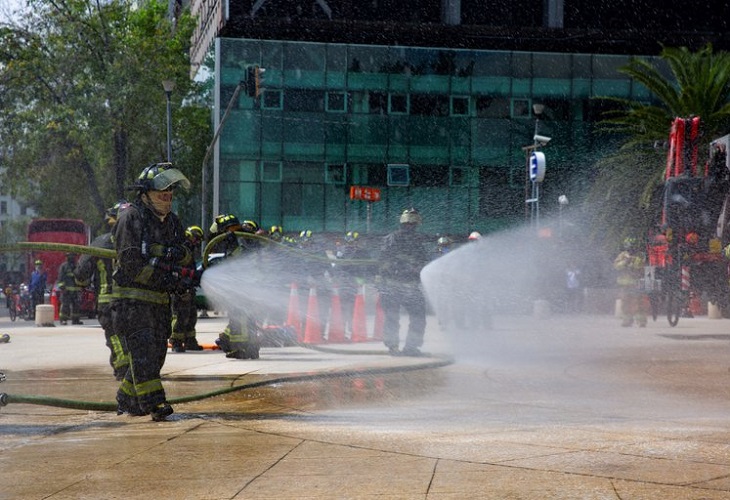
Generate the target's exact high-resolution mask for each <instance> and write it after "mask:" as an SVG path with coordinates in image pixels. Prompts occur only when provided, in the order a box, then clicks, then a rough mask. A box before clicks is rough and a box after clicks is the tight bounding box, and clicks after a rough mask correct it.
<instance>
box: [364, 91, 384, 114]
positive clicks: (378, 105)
mask: <svg viewBox="0 0 730 500" xmlns="http://www.w3.org/2000/svg"><path fill="white" fill-rule="evenodd" d="M368 109H369V111H370V113H373V114H376V115H384V114H387V113H388V94H386V93H384V92H370V94H369V95H368Z"/></svg>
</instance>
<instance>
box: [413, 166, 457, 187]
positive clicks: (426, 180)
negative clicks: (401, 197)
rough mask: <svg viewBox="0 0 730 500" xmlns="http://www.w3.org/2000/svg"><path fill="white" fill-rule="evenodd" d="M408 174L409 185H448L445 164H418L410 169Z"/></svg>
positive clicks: (447, 168)
mask: <svg viewBox="0 0 730 500" xmlns="http://www.w3.org/2000/svg"><path fill="white" fill-rule="evenodd" d="M410 174H411V175H410V185H411V186H414V187H446V186H448V185H449V167H448V166H445V165H418V166H415V167H413V168H412V169H411V172H410Z"/></svg>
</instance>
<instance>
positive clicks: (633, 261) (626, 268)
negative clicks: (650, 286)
mask: <svg viewBox="0 0 730 500" xmlns="http://www.w3.org/2000/svg"><path fill="white" fill-rule="evenodd" d="M645 261H646V259H645V257H644V254H641V253H632V252H629V251H627V250H624V251H623V252H621V253H620V254H618V256H617V257H616V259H615V260H614V261H613V268H614V269H615V270H616V271H618V277H617V278H616V283H617V284H618V285H619V286H626V287H628V286H636V285H638V281H639V280H640V279H641V278H643V277H644V265H645Z"/></svg>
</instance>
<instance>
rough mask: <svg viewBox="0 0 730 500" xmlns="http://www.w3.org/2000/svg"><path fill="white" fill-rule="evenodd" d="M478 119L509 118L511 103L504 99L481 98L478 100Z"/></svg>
mask: <svg viewBox="0 0 730 500" xmlns="http://www.w3.org/2000/svg"><path fill="white" fill-rule="evenodd" d="M476 112H477V118H509V117H510V101H509V99H506V98H504V97H492V96H480V97H477V99H476Z"/></svg>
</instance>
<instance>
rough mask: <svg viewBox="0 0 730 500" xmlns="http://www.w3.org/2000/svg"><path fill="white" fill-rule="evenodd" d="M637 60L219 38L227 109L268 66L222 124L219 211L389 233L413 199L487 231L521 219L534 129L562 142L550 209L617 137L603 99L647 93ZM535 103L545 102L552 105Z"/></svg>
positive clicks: (436, 213)
mask: <svg viewBox="0 0 730 500" xmlns="http://www.w3.org/2000/svg"><path fill="white" fill-rule="evenodd" d="M627 62H628V57H627V56H609V55H591V54H563V53H527V52H509V51H504V52H500V51H476V50H455V49H433V48H413V47H385V46H372V45H367V46H365V45H342V44H326V43H303V42H284V41H262V40H246V39H225V38H222V39H218V43H217V44H216V72H217V75H218V76H217V78H216V85H217V86H218V88H217V91H218V92H219V99H218V101H219V106H218V109H219V110H220V111H219V112H220V114H221V115H223V113H224V111H225V110H226V107H227V105H228V103H229V101H230V99H231V96H232V95H233V92H234V90H235V88H236V85H237V84H238V83H239V81H240V80H241V79H243V78H244V75H245V73H246V71H245V68H246V67H247V66H249V65H260V66H261V67H263V68H265V70H266V71H265V74H264V80H263V82H262V85H261V93H260V95H259V96H258V97H250V96H248V95H246V93H245V92H241V93H240V94H239V96H238V98H237V100H236V102H235V103H233V106H232V109H231V111H230V115H229V117H228V119H227V121H226V123H225V126H224V127H223V128H222V133H221V136H220V141H219V151H218V155H217V160H218V165H217V168H218V169H219V183H218V186H219V204H218V206H217V207H216V206H214V207H213V210H214V211H215V210H218V211H219V212H232V213H235V214H237V215H238V216H239V217H242V218H244V219H249V218H254V219H256V220H258V221H260V222H261V224H262V226H264V227H269V226H271V225H274V224H276V225H282V226H283V227H284V229H285V231H299V230H302V229H311V230H313V231H317V232H322V231H324V232H335V233H341V232H343V231H347V230H357V231H366V230H367V229H368V227H369V228H370V230H371V232H373V233H381V232H385V231H388V230H390V229H392V228H393V227H394V226H395V225H397V219H398V215H399V214H400V212H401V211H402V210H403V209H404V208H407V207H409V206H415V207H417V208H418V209H419V210H420V211H421V212H422V214H423V216H424V228H423V230H424V231H426V232H430V233H446V234H468V232H469V231H472V230H475V229H476V230H480V231H489V230H490V229H493V228H497V227H502V226H504V225H505V224H509V223H513V222H516V221H521V220H523V217H524V206H525V205H524V200H525V184H526V183H525V177H526V155H525V152H524V151H523V149H522V148H523V147H524V146H526V145H532V143H533V135H534V132H535V130H536V126H537V127H538V130H539V133H540V135H545V136H549V137H551V139H552V140H551V142H550V144H549V146H548V147H547V148H545V149H544V152H545V154H546V157H547V158H548V169H547V175H546V179H545V182H544V184H543V188H542V190H543V193H546V194H544V195H543V196H545V200H546V201H545V202H544V203H543V204H542V206H543V207H546V208H544V209H543V210H545V209H547V210H548V211H549V209H550V202H549V201H548V200H550V199H552V198H555V200H557V193H560V194H563V191H564V190H565V189H569V186H571V185H574V182H573V181H574V180H575V179H576V177H580V175H581V172H582V171H583V172H585V171H586V169H587V168H588V166H589V165H590V163H591V162H592V160H593V159H594V158H595V157H596V155H598V154H600V152H601V149H602V148H603V146H604V145H605V144H604V143H605V138H604V139H602V138H601V136H600V135H598V134H597V133H596V132H595V126H596V122H597V120H598V119H599V115H600V112H601V111H603V110H604V109H605V104H606V101H605V100H601V99H596V98H598V97H601V96H616V97H624V98H631V99H637V100H649V96H648V94H647V92H646V89H644V87H641V86H639V85H637V84H634V83H633V82H632V81H631V80H629V79H628V78H626V77H625V76H623V75H622V74H621V73H620V72H619V71H618V68H620V67H621V66H623V65H625V64H626V63H627ZM536 103H540V104H543V105H544V107H545V111H544V112H543V114H542V115H540V116H535V115H534V113H533V104H536ZM538 119H539V121H537V120H538ZM536 121H537V124H536ZM404 167H405V168H404ZM405 184H407V185H405ZM353 185H354V186H368V187H375V188H379V189H380V190H381V195H382V199H381V201H379V202H375V203H372V204H370V208H368V203H367V202H364V201H352V200H350V198H349V189H350V186H353ZM552 194H554V196H552ZM567 194H568V196H569V197H570V196H571V193H567ZM573 197H574V198H575V195H574V196H573ZM556 203H557V201H556ZM556 203H555V204H556Z"/></svg>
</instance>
